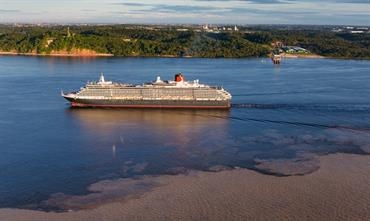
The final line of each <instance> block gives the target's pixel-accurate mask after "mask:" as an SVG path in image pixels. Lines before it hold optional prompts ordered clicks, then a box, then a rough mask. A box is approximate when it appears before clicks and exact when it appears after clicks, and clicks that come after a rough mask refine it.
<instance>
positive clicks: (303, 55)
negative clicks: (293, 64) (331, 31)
mask: <svg viewBox="0 0 370 221" xmlns="http://www.w3.org/2000/svg"><path fill="white" fill-rule="evenodd" d="M281 56H282V57H283V58H325V57H324V56H321V55H317V54H288V53H283V54H281Z"/></svg>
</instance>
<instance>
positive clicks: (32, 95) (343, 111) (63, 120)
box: [0, 56, 370, 208]
mask: <svg viewBox="0 0 370 221" xmlns="http://www.w3.org/2000/svg"><path fill="white" fill-rule="evenodd" d="M0 67H1V68H0V96H1V99H0V106H1V109H0V151H1V154H0V207H20V208H39V207H40V202H42V201H44V200H46V199H48V198H49V197H50V195H51V194H54V193H64V194H77V195H78V194H84V193H86V191H87V190H86V187H87V186H88V185H90V184H92V183H94V182H97V181H99V180H104V179H114V178H118V177H135V176H139V175H146V174H155V175H161V174H177V173H182V172H185V171H187V170H191V169H193V170H206V171H209V170H211V171H212V170H219V169H222V168H234V167H245V168H250V169H254V170H257V171H259V172H262V173H266V174H273V175H279V176H280V175H295V174H305V173H309V172H312V171H313V170H315V168H316V167H318V166H319V165H316V164H315V161H314V159H315V156H317V155H325V154H330V153H337V152H345V153H356V154H369V152H370V146H369V143H370V98H369V94H370V62H369V61H356V60H335V59H285V60H283V61H282V64H281V65H279V66H274V65H273V64H272V63H271V61H270V60H268V59H265V58H256V59H195V58H192V59H183V58H181V59H177V58H49V57H22V56H0ZM101 72H104V74H105V78H106V80H113V81H121V82H128V83H142V82H147V81H151V80H154V79H155V78H156V76H158V75H160V76H161V78H162V79H172V78H173V75H174V74H175V73H178V72H182V73H183V74H184V75H185V77H186V79H189V80H191V79H199V80H200V82H201V83H206V84H210V85H219V86H223V87H224V88H225V89H227V90H228V91H230V93H231V94H232V95H233V100H232V103H233V107H232V109H231V110H230V111H207V110H203V111H196V110H144V109H133V110H125V109H119V110H115V109H71V108H70V107H69V104H68V103H67V101H65V100H64V99H63V98H62V97H61V96H60V91H61V90H64V91H70V90H77V89H79V88H80V87H81V86H84V85H85V83H86V82H87V81H88V80H97V79H98V77H99V75H100V73H101ZM275 161H279V162H281V161H287V162H290V165H292V162H293V165H294V166H295V167H296V168H294V171H295V172H294V171H293V172H292V170H288V171H284V170H283V169H281V168H280V169H279V168H277V169H276V168H275V169H271V168H266V167H264V166H261V162H275ZM300 162H304V163H300ZM306 162H313V163H311V164H310V163H309V165H308V169H307V168H306V167H307V164H306ZM312 164H314V165H313V166H312ZM300 167H302V168H300ZM303 167H305V168H303ZM297 171H298V172H297Z"/></svg>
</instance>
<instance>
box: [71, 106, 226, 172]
mask: <svg viewBox="0 0 370 221" xmlns="http://www.w3.org/2000/svg"><path fill="white" fill-rule="evenodd" d="M66 113H67V114H68V115H70V117H71V118H72V119H73V120H74V122H75V123H76V124H77V125H78V127H80V128H81V129H82V130H83V131H84V133H83V134H82V136H81V139H84V140H83V143H90V145H91V146H90V148H89V149H87V150H88V151H96V152H97V153H104V150H106V152H108V151H111V153H112V154H113V157H114V160H115V161H117V163H118V164H121V165H122V166H121V170H120V171H119V176H130V175H136V174H147V173H177V172H176V171H180V172H181V171H184V170H187V169H206V168H208V167H209V166H211V165H210V163H211V162H210V161H209V160H210V158H209V157H208V156H209V155H210V154H211V153H212V152H214V151H217V149H221V148H224V147H225V146H224V145H223V144H224V142H225V140H227V136H228V122H229V119H228V117H229V111H227V110H167V109H163V110H161V109H154V110H151V109H80V108H77V109H76V108H70V109H68V110H67V112H66ZM103 155H104V154H103Z"/></svg>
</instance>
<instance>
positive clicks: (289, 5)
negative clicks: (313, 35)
mask: <svg viewBox="0 0 370 221" xmlns="http://www.w3.org/2000/svg"><path fill="white" fill-rule="evenodd" d="M0 5H1V6H0V23H120V24H129V23H139V24H239V25H247V24H307V25H309V24H312V25H366V26H370V0H353V1H351V0H321V1H320V0H187V1H184V0H183V1H180V0H172V1H168V0H157V1H144V0H127V1H126V0H125V1H124V0H59V1H51V0H33V1H26V0H0Z"/></svg>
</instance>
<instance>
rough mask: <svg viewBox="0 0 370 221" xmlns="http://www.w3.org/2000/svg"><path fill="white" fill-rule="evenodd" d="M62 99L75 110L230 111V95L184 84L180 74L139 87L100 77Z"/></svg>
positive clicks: (194, 82) (216, 87)
mask: <svg viewBox="0 0 370 221" xmlns="http://www.w3.org/2000/svg"><path fill="white" fill-rule="evenodd" d="M62 96H63V97H64V98H65V99H67V100H68V101H70V102H71V106H72V107H120V108H194V109H229V108H230V103H231V94H230V93H229V92H227V91H226V90H225V89H223V88H222V87H218V86H209V85H206V84H200V83H199V80H193V81H185V78H184V76H183V75H182V74H181V73H179V74H176V75H175V79H174V80H161V78H160V77H157V79H156V80H155V81H152V82H148V83H144V84H137V85H135V84H127V83H116V82H112V81H106V80H105V79H104V76H103V74H101V76H100V79H99V81H97V82H88V83H87V84H86V85H85V86H84V87H82V88H81V89H80V90H79V91H76V92H70V93H66V94H64V93H63V91H62Z"/></svg>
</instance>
